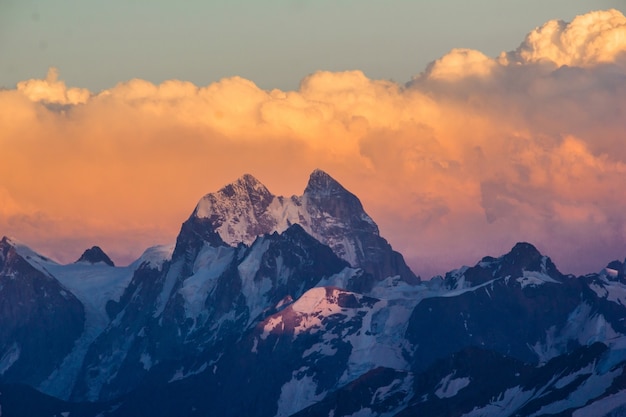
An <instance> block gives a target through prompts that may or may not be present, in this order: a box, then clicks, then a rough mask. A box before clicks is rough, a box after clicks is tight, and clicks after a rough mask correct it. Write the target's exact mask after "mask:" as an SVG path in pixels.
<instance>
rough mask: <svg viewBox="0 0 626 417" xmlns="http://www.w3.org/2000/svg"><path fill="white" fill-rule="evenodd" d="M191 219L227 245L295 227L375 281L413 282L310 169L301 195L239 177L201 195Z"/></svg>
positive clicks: (337, 189) (354, 206)
mask: <svg viewBox="0 0 626 417" xmlns="http://www.w3.org/2000/svg"><path fill="white" fill-rule="evenodd" d="M193 216H195V217H197V218H200V219H208V221H209V222H210V224H211V226H212V227H213V229H214V230H215V231H217V233H218V234H219V235H220V237H221V238H222V239H223V240H224V242H226V243H228V244H229V245H237V244H238V243H245V244H248V245H249V244H251V243H252V242H253V241H254V240H255V239H256V237H257V236H260V235H262V234H266V233H272V232H275V231H277V232H282V231H284V230H285V229H286V228H287V227H289V225H291V224H299V225H300V226H302V227H303V228H304V230H305V231H306V232H307V233H309V234H310V235H311V236H313V237H315V238H316V239H317V240H319V241H320V242H322V243H323V244H325V245H328V246H330V248H331V249H333V251H334V252H335V253H336V254H337V255H338V256H339V257H340V258H342V259H344V260H345V261H347V262H348V263H350V265H351V266H353V267H356V268H362V269H363V270H364V271H365V272H367V273H368V274H370V275H372V276H373V277H374V278H375V280H382V279H384V278H387V277H389V276H394V275H399V276H400V277H401V278H402V279H403V280H406V281H407V282H410V283H418V282H419V279H418V278H417V277H416V276H415V274H413V272H412V271H411V270H410V268H409V267H408V266H407V265H406V263H405V262H404V259H403V257H402V255H400V254H399V253H398V252H395V251H393V249H392V248H391V246H390V245H389V243H388V242H387V241H386V240H385V239H384V238H382V237H381V236H380V234H379V231H378V226H377V225H376V223H374V221H373V220H372V219H371V217H370V216H369V215H368V214H367V213H366V212H365V211H364V210H363V206H362V205H361V202H360V201H359V199H358V198H357V197H356V196H355V195H354V194H352V193H350V192H349V191H348V190H346V189H345V188H344V187H343V186H342V185H341V184H339V183H338V182H337V181H335V180H334V179H333V178H332V177H331V176H330V175H328V174H327V173H325V172H324V171H321V170H315V171H313V173H312V174H311V176H310V178H309V182H308V184H307V186H306V188H305V190H304V193H303V194H302V196H292V197H290V198H285V197H281V196H275V195H273V194H272V193H270V192H269V190H268V189H267V188H266V187H265V186H264V185H263V184H261V183H260V182H259V181H258V180H257V179H256V178H254V177H253V176H251V175H249V174H247V175H244V176H243V177H241V178H239V179H238V180H237V181H235V182H234V183H233V184H230V185H227V186H225V187H224V188H222V189H221V190H219V191H218V192H216V193H211V194H207V195H206V196H204V197H203V198H202V199H201V200H200V202H199V203H198V205H197V207H196V209H195V210H194V213H193Z"/></svg>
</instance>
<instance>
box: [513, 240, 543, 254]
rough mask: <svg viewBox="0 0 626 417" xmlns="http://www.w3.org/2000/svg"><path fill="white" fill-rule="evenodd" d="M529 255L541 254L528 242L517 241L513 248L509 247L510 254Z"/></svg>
mask: <svg viewBox="0 0 626 417" xmlns="http://www.w3.org/2000/svg"><path fill="white" fill-rule="evenodd" d="M522 254H523V255H531V256H542V255H541V252H539V251H538V250H537V248H536V247H535V246H534V245H532V244H530V243H528V242H517V243H516V244H515V246H513V249H511V255H522Z"/></svg>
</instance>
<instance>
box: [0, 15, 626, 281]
mask: <svg viewBox="0 0 626 417" xmlns="http://www.w3.org/2000/svg"><path fill="white" fill-rule="evenodd" d="M625 28H626V18H624V16H623V15H622V14H621V13H620V12H618V11H616V10H609V11H604V12H591V13H589V14H587V15H584V16H579V17H577V18H576V19H574V20H573V21H572V22H571V23H564V22H559V21H551V22H548V23H546V24H545V25H543V26H542V27H541V28H538V29H535V30H534V31H532V32H531V33H530V34H529V35H528V36H527V37H526V39H525V40H524V42H523V43H522V44H521V46H520V47H519V48H518V49H516V50H515V51H511V52H507V53H503V54H501V55H500V56H499V57H497V58H490V57H487V56H485V55H484V54H482V53H481V52H479V51H473V50H467V49H455V50H453V51H451V52H450V53H449V54H447V55H445V56H443V57H442V58H440V59H439V60H437V61H435V62H433V63H432V64H431V65H430V66H429V67H428V68H427V69H426V70H425V71H424V72H422V73H420V74H417V75H416V76H415V77H414V78H413V80H411V81H410V82H409V83H408V84H407V85H398V84H396V83H393V82H389V81H383V80H372V79H369V78H368V77H366V76H365V75H364V74H363V73H362V72H360V71H348V72H317V73H314V74H311V75H309V76H307V77H306V78H304V79H303V81H302V83H301V85H300V88H299V89H298V90H297V91H280V90H272V91H265V90H262V89H260V88H258V87H257V86H256V85H255V84H254V83H253V82H252V81H249V80H245V79H242V78H239V77H233V78H227V79H224V80H221V81H220V82H217V83H213V84H210V85H208V86H203V87H199V86H195V85H194V84H192V83H189V82H184V81H177V80H170V81H166V82H163V83H161V84H159V85H155V84H152V83H150V82H148V81H144V80H139V79H135V80H130V81H127V82H123V83H120V84H118V85H116V86H114V87H113V88H111V89H108V90H104V91H101V92H99V93H92V92H89V91H87V90H84V89H79V88H67V87H66V85H65V84H64V83H63V82H62V81H60V80H59V78H58V73H57V71H56V70H55V69H51V70H50V71H49V73H48V75H47V77H46V79H44V80H27V81H23V82H20V83H19V84H18V85H17V87H16V89H14V90H6V91H0V110H1V111H0V149H1V152H0V178H1V179H2V180H1V182H0V234H7V235H12V236H15V237H16V238H18V239H19V240H22V241H25V242H27V243H29V244H30V245H32V246H33V247H34V248H36V249H38V250H40V251H42V252H44V253H45V254H48V255H51V256H55V257H57V258H59V259H60V260H62V261H73V260H74V259H75V258H77V257H78V256H79V255H80V253H81V251H82V250H83V249H84V248H85V247H87V246H91V245H94V244H98V245H101V246H103V247H104V248H105V249H107V250H108V252H110V254H111V255H112V256H113V257H114V258H115V259H116V261H117V262H118V263H120V262H128V261H130V260H132V259H133V258H134V257H135V256H138V255H139V254H140V253H141V252H142V251H143V249H144V248H145V247H147V246H151V245H153V244H156V243H165V242H171V241H173V240H174V238H175V236H176V233H177V232H178V228H179V226H180V223H181V222H182V221H183V220H184V219H185V218H186V217H187V216H188V215H189V213H190V212H191V210H192V209H193V207H194V206H195V203H196V202H197V200H198V199H199V198H200V197H201V196H202V195H203V194H205V193H206V192H209V191H213V190H217V189H218V188H220V187H221V186H223V185H224V184H226V183H228V182H231V181H233V180H234V179H235V178H237V177H239V176H240V175H242V174H243V173H251V174H253V175H255V176H256V177H258V178H259V179H260V180H261V181H262V182H264V183H265V184H266V185H267V186H268V187H269V189H270V190H271V191H273V192H274V193H276V194H283V195H291V194H300V193H301V192H302V189H303V187H304V185H305V183H306V179H307V177H308V174H309V173H310V172H311V171H312V170H313V169H314V168H317V167H319V168H322V169H324V170H327V171H328V172H329V173H331V175H333V176H335V177H336V178H337V179H338V180H339V181H341V182H342V183H343V184H344V185H345V186H346V187H347V188H349V189H350V190H352V191H353V192H355V194H357V195H358V196H359V197H360V198H361V199H362V200H363V203H364V206H365V207H366V209H367V210H368V212H369V213H370V214H371V215H372V216H373V218H374V219H375V220H376V221H377V222H378V223H379V225H380V228H381V232H382V234H383V235H384V236H385V237H387V238H388V239H389V240H390V241H391V243H392V244H393V245H394V247H396V248H397V249H398V250H400V251H401V252H403V253H404V255H405V256H406V258H407V259H408V260H409V261H410V262H411V264H412V266H413V267H414V269H415V270H416V272H417V273H420V274H422V275H424V276H426V277H428V276H430V274H431V273H436V272H437V273H441V272H444V271H445V270H447V269H450V268H453V267H458V266H459V265H460V264H462V263H473V262H475V261H476V259H477V258H479V257H481V256H483V255H486V254H494V255H497V254H499V253H502V252H503V251H505V250H507V249H509V248H510V247H511V246H512V245H513V244H514V243H515V242H516V241H518V240H527V241H531V242H534V243H536V244H537V245H538V246H539V247H540V249H542V250H544V251H546V252H547V253H548V254H550V255H552V256H553V257H554V258H555V260H556V262H557V264H559V265H562V267H563V269H565V270H566V271H568V272H569V271H573V272H588V271H590V270H597V269H599V268H601V267H602V266H603V264H604V263H605V262H607V261H609V260H611V259H612V258H617V257H619V258H623V257H624V256H626V214H624V213H623V210H622V209H621V207H624V205H625V203H626V197H625V196H624V193H623V192H622V191H621V190H622V188H623V182H624V178H625V176H626V146H624V134H625V132H626V125H625V124H624V120H626V83H625V82H624V80H626V61H625V60H624V52H626V43H625V42H626V41H625V39H626V35H625V33H626V32H625V31H626V29H625Z"/></svg>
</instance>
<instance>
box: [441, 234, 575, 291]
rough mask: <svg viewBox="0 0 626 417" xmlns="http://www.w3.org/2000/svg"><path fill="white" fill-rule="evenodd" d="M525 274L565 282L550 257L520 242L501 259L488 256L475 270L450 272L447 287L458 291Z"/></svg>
mask: <svg viewBox="0 0 626 417" xmlns="http://www.w3.org/2000/svg"><path fill="white" fill-rule="evenodd" d="M524 271H528V272H537V273H540V274H544V275H547V276H549V277H551V278H553V279H556V280H558V281H560V280H562V279H563V274H561V272H559V270H558V269H557V268H556V266H555V265H554V263H553V262H552V260H551V259H550V258H549V257H547V256H544V255H542V254H541V252H539V251H538V250H537V248H535V247H534V246H533V245H532V244H530V243H527V242H518V243H516V244H515V246H513V248H512V249H511V250H510V251H509V252H508V253H506V254H504V255H502V256H500V257H498V258H494V257H492V256H485V257H484V258H482V259H481V261H480V262H478V263H477V264H476V265H475V266H473V267H469V268H468V267H463V268H461V269H458V270H455V271H451V272H448V273H447V274H446V278H445V286H446V287H447V288H450V289H455V288H460V287H468V286H473V285H480V284H483V283H485V282H487V281H490V280H492V279H496V278H504V277H506V276H510V277H513V278H518V277H522V276H524ZM512 282H515V281H512Z"/></svg>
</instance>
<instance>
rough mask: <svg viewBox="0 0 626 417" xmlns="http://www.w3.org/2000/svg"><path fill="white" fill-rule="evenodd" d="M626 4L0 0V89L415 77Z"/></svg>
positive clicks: (605, 0) (610, 0)
mask: <svg viewBox="0 0 626 417" xmlns="http://www.w3.org/2000/svg"><path fill="white" fill-rule="evenodd" d="M611 7H612V8H617V9H620V10H621V11H622V12H625V7H626V2H624V1H623V0H596V1H589V0H526V1H517V0H507V1H504V0H473V1H467V0H437V1H435V0H413V1H410V0H332V1H331V0H317V1H308V0H265V1H262V0H254V1H252V0H246V1H244V0H231V1H225V0H214V1H209V0H205V1H200V0H187V1H185V0H180V1H164V0H109V1H95V0H45V1H44V0H40V1H36V0H0V87H6V88H12V87H14V85H15V84H16V83H17V82H18V81H20V80H24V79H28V78H43V77H44V76H45V74H46V71H47V68H48V67H49V66H56V67H58V68H59V70H60V74H61V78H62V79H64V80H65V81H66V83H67V84H68V85H70V86H76V87H86V88H89V89H91V90H94V91H97V90H100V89H103V88H109V87H112V86H113V85H115V84H116V83H117V82H120V81H125V80H128V79H131V78H143V79H147V80H149V81H152V82H161V81H163V80H166V79H172V78H176V79H181V80H188V81H192V82H193V83H195V84H198V85H206V84H208V83H211V82H214V81H217V80H219V79H220V78H223V77H229V76H234V75H239V76H242V77H245V78H248V79H250V80H252V81H254V82H255V83H256V84H257V85H259V86H260V87H262V88H265V89H271V88H280V89H283V90H291V89H296V88H297V87H298V84H299V81H300V80H301V79H302V78H303V77H304V76H306V75H307V74H310V73H312V72H314V71H316V70H331V71H338V70H350V69H360V70H362V71H364V72H365V73H366V74H367V75H368V76H369V77H371V78H384V79H393V80H395V81H397V82H400V83H404V82H407V81H408V80H409V79H410V78H411V75H413V74H416V73H419V72H421V71H423V70H424V68H425V66H426V65H427V64H428V63H429V62H430V61H432V60H434V59H436V58H438V57H440V56H441V55H443V54H445V53H446V52H448V51H449V50H450V49H451V48H454V47H465V48H474V49H478V50H481V51H482V52H484V53H486V54H487V55H490V56H495V55H497V54H498V53H499V52H500V51H503V50H507V51H508V50H512V49H515V48H516V47H517V46H518V45H519V44H520V42H521V41H522V40H523V38H524V36H525V34H526V33H528V32H529V31H530V30H532V29H533V28H535V27H536V26H538V25H541V24H542V23H544V22H545V21H547V20H549V19H553V18H558V19H563V20H567V21H569V20H571V19H572V18H573V17H574V16H576V15H578V14H582V13H585V12H588V11H590V10H597V9H606V8H611Z"/></svg>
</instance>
